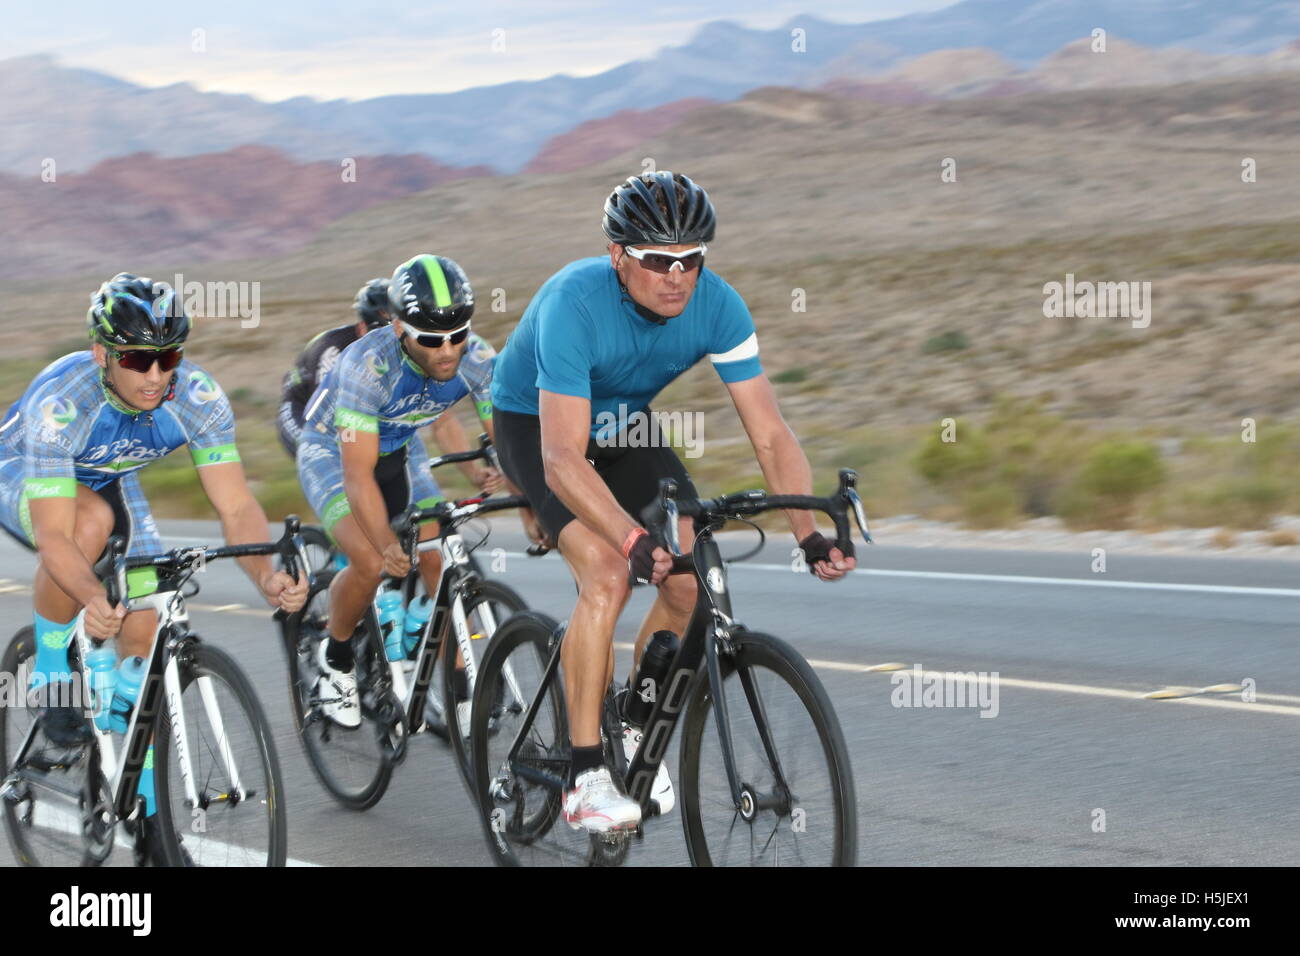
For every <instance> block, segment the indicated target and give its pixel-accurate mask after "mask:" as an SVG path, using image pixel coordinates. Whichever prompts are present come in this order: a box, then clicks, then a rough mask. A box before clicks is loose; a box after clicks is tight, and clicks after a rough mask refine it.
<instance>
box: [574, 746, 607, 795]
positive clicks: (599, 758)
mask: <svg viewBox="0 0 1300 956" xmlns="http://www.w3.org/2000/svg"><path fill="white" fill-rule="evenodd" d="M603 766H605V755H604V752H603V748H602V747H601V746H600V745H599V744H597V745H596V746H594V747H574V748H573V766H572V767H570V768H569V788H570V789H572V788H573V787H574V786H575V785H576V784H577V782H578V774H582V773H586V772H587V771H588V770H599V769H600V768H601V767H603Z"/></svg>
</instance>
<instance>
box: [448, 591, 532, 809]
mask: <svg viewBox="0 0 1300 956" xmlns="http://www.w3.org/2000/svg"><path fill="white" fill-rule="evenodd" d="M484 603H487V604H489V605H490V606H491V608H492V614H493V618H494V620H495V622H496V628H495V631H494V632H493V634H483V637H482V641H483V648H482V649H481V650H480V651H479V652H478V656H477V657H476V658H475V662H474V663H475V671H476V673H477V672H480V669H481V668H482V666H483V659H484V656H485V655H486V654H487V648H488V647H490V646H491V644H492V638H493V636H494V634H495V633H496V632H499V631H500V630H501V628H502V627H503V626H504V624H505V622H506V621H508V620H509V619H510V618H511V617H512V616H514V615H515V614H518V613H519V612H520V611H526V610H527V609H528V604H527V603H526V602H525V601H524V599H523V597H522V596H521V595H520V594H519V592H518V591H516V590H515V589H514V588H512V587H510V586H509V585H507V584H502V583H501V582H499V581H480V582H479V584H478V586H477V587H476V588H475V591H474V592H473V593H472V594H470V595H467V599H466V601H465V617H466V623H467V624H468V625H469V628H470V635H471V639H470V646H471V648H473V647H474V644H475V643H476V642H475V641H474V639H473V635H474V634H482V633H483V632H482V631H479V630H476V625H477V624H478V623H481V621H476V614H475V612H476V610H477V609H478V608H479V606H480V605H482V604H484ZM454 630H455V628H454V625H452V624H450V622H449V626H448V629H447V638H446V641H445V644H446V646H445V647H444V648H443V651H442V706H443V715H444V721H445V724H446V728H447V737H448V740H449V742H450V743H451V749H452V751H453V752H454V753H455V755H456V763H457V765H458V766H459V767H460V774H461V779H462V780H464V781H465V785H466V786H467V787H469V788H470V791H471V794H472V793H473V787H474V776H473V771H472V769H471V767H472V762H471V761H472V755H471V753H470V747H469V745H468V743H466V739H465V737H466V735H467V732H468V730H469V728H462V727H461V726H460V723H459V717H458V715H457V704H458V701H457V700H456V693H455V661H456V650H457V648H458V645H457V643H456V636H455V633H454ZM476 683H477V681H476ZM470 693H471V695H472V694H473V688H470ZM472 706H473V701H472V697H471V712H472ZM472 719H473V718H472V717H471V720H472Z"/></svg>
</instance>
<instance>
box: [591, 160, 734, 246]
mask: <svg viewBox="0 0 1300 956" xmlns="http://www.w3.org/2000/svg"><path fill="white" fill-rule="evenodd" d="M601 225H602V227H603V228H604V230H605V235H606V236H607V237H608V238H609V241H610V242H615V243H618V244H619V245H620V246H635V245H640V244H646V245H652V246H674V245H687V244H693V243H697V242H711V241H712V240H713V231H714V228H715V226H716V225H717V221H716V218H715V216H714V214H713V203H712V202H710V201H709V194H708V193H706V192H705V191H704V190H703V189H701V188H700V187H699V186H697V185H695V183H693V182H691V180H690V179H688V178H687V177H686V176H683V175H682V174H681V173H673V172H669V171H668V170H666V169H665V170H661V171H659V172H656V173H642V174H641V175H640V176H629V177H628V179H627V181H626V182H624V183H622V184H621V185H620V186H618V188H616V189H615V190H614V191H613V192H612V193H610V194H609V198H608V199H606V200H605V219H604V221H603V222H602V223H601Z"/></svg>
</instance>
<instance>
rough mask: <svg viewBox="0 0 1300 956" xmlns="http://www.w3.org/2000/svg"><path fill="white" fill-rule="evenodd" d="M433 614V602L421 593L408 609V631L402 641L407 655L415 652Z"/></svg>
mask: <svg viewBox="0 0 1300 956" xmlns="http://www.w3.org/2000/svg"><path fill="white" fill-rule="evenodd" d="M432 616H433V602H432V601H430V600H429V598H428V595H425V594H421V595H420V596H419V597H417V598H416V599H415V600H414V601H412V602H411V606H410V607H408V608H407V609H406V633H405V637H404V639H403V641H402V643H403V644H404V645H405V651H406V656H407V657H410V656H411V655H413V654H414V653H415V649H416V648H417V647H419V646H420V638H421V636H423V634H424V626H425V625H426V624H427V623H428V622H429V618H431V617H432Z"/></svg>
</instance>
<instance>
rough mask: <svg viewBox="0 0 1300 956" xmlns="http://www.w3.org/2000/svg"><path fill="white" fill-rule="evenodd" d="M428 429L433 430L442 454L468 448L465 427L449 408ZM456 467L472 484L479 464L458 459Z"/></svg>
mask: <svg viewBox="0 0 1300 956" xmlns="http://www.w3.org/2000/svg"><path fill="white" fill-rule="evenodd" d="M429 429H430V431H432V432H433V439H434V441H436V442H437V443H438V450H439V451H440V452H442V453H443V454H444V455H452V454H455V453H457V452H462V451H469V450H470V444H469V436H468V435H466V434H465V428H464V426H462V425H461V423H460V420H459V419H458V418H456V416H455V415H454V414H453V413H452V412H451V411H450V410H448V411H446V412H444V413H443V414H442V415H440V416H438V418H437V419H435V420H434V423H433V424H432V425H430V426H429ZM456 467H457V468H458V469H459V470H460V473H461V474H462V475H464V476H465V477H466V478H468V479H469V481H470V484H473V483H474V481H475V479H476V478H477V477H478V475H477V470H478V467H479V466H478V464H477V463H476V462H472V461H459V462H457V463H456Z"/></svg>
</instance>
